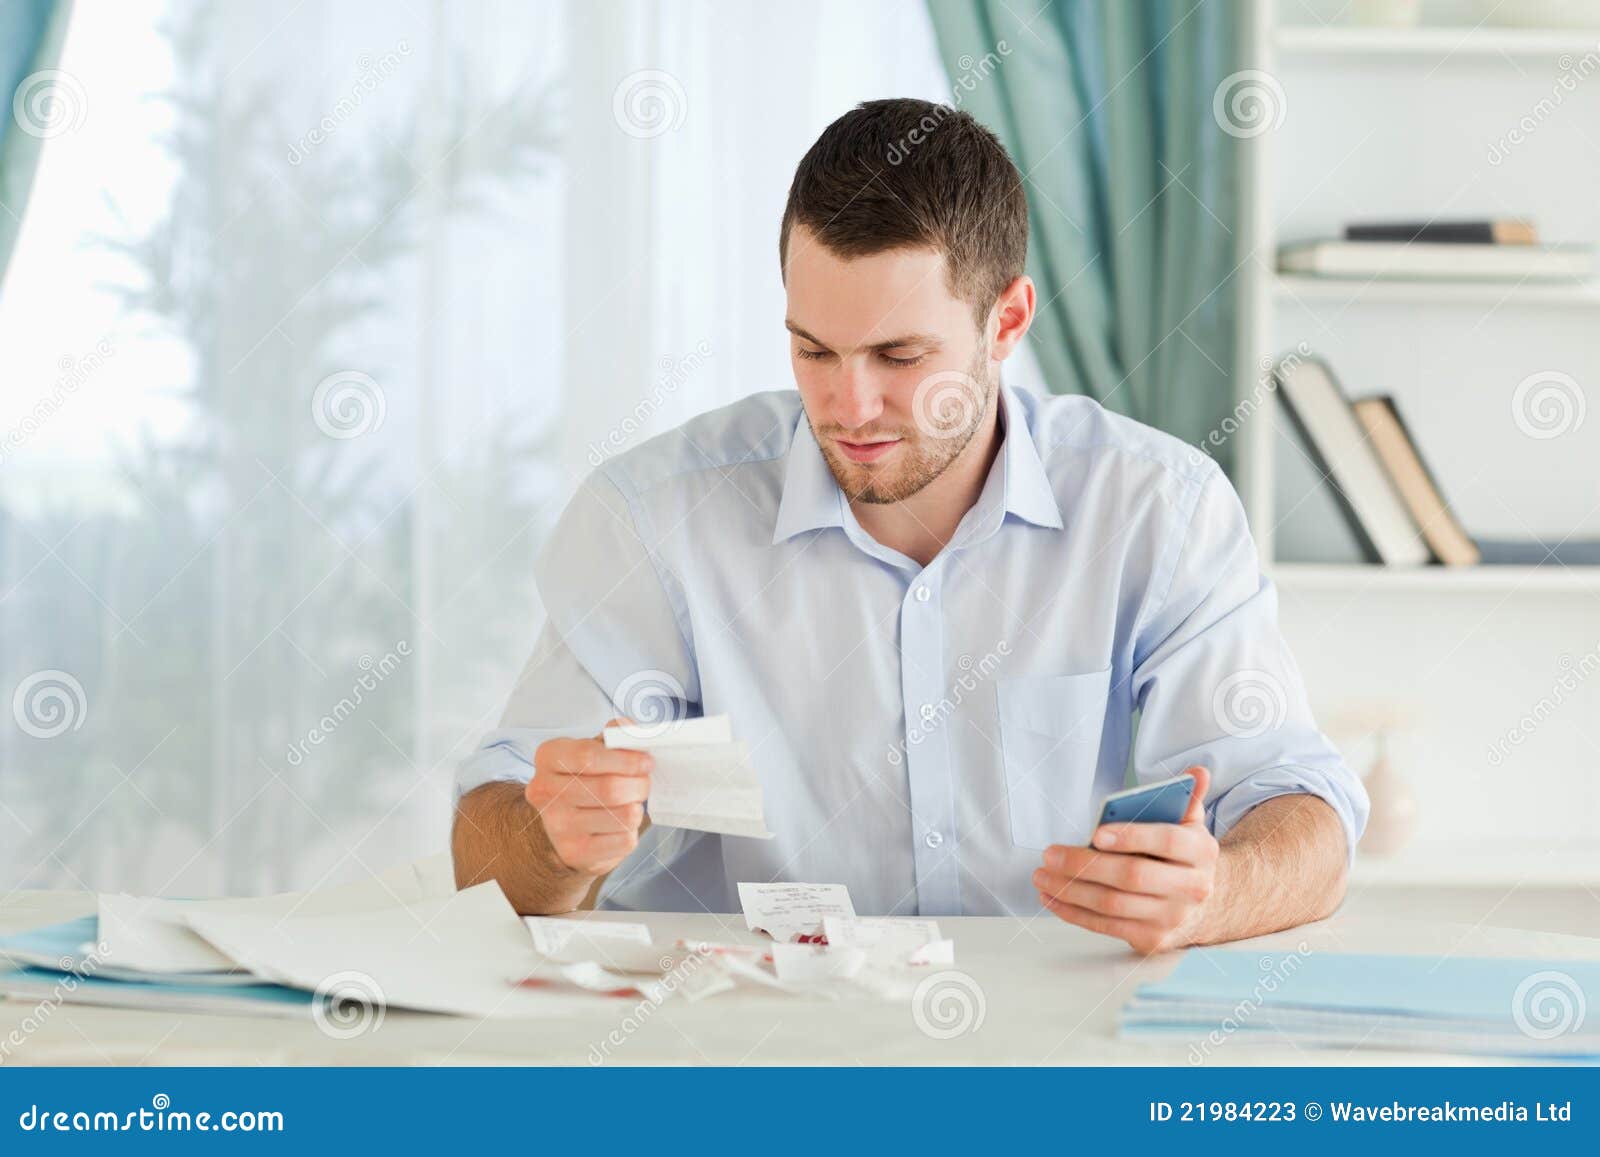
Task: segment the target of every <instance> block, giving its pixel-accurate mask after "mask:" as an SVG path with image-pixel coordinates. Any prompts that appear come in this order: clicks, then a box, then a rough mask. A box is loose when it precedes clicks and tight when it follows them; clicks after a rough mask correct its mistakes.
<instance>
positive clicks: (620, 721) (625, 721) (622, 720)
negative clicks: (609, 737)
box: [595, 715, 633, 739]
mask: <svg viewBox="0 0 1600 1157" xmlns="http://www.w3.org/2000/svg"><path fill="white" fill-rule="evenodd" d="M632 726H633V720H631V719H629V718H628V717H627V716H626V715H619V716H617V717H616V718H615V719H613V720H612V721H611V722H610V723H607V724H606V726H605V727H602V728H601V729H600V734H599V735H596V736H595V738H596V739H604V738H605V735H606V727H632Z"/></svg>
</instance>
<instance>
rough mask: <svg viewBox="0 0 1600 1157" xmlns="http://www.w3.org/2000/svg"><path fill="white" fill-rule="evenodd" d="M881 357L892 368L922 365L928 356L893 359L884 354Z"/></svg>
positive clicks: (919, 355) (920, 355)
mask: <svg viewBox="0 0 1600 1157" xmlns="http://www.w3.org/2000/svg"><path fill="white" fill-rule="evenodd" d="M881 356H882V358H883V360H884V361H886V362H888V363H889V364H890V365H891V366H916V365H921V364H922V362H923V361H924V360H925V359H926V358H927V356H928V355H927V354H918V355H917V356H916V357H913V358H892V357H890V356H889V355H888V354H883V355H881Z"/></svg>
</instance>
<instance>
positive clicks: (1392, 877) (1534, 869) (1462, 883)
mask: <svg viewBox="0 0 1600 1157" xmlns="http://www.w3.org/2000/svg"><path fill="white" fill-rule="evenodd" d="M1350 883H1351V885H1352V886H1354V887H1416V886H1428V887H1438V886H1450V887H1461V888H1472V887H1480V888H1481V887H1508V888H1509V887H1526V888H1538V887H1546V888H1549V887H1565V888H1571V887H1583V888H1592V887H1595V886H1596V885H1600V843H1596V844H1593V845H1589V846H1584V845H1581V844H1579V845H1568V846H1566V847H1551V846H1550V845H1548V844H1532V843H1524V842H1521V841H1513V842H1510V843H1501V844H1497V845H1490V846H1485V845H1484V844H1482V843H1472V844H1467V843H1438V844H1434V845H1432V846H1429V845H1426V844H1415V845H1412V846H1411V847H1408V848H1405V849H1402V850H1401V851H1399V852H1397V853H1395V854H1394V855H1393V856H1383V857H1380V856H1372V855H1366V854H1363V853H1361V852H1359V851H1358V852H1357V853H1356V862H1355V867H1354V868H1353V869H1352V870H1351V873H1350Z"/></svg>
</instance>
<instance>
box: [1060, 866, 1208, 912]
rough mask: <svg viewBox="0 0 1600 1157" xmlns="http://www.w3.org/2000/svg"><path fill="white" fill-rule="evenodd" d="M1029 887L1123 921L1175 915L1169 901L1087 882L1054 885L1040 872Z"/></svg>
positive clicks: (1067, 902)
mask: <svg viewBox="0 0 1600 1157" xmlns="http://www.w3.org/2000/svg"><path fill="white" fill-rule="evenodd" d="M1033 886H1034V887H1035V888H1037V889H1039V893H1040V895H1043V896H1046V897H1048V898H1049V899H1052V900H1059V901H1061V902H1062V903H1064V904H1071V905H1074V906H1075V907H1078V908H1087V909H1088V910H1089V911H1091V912H1098V913H1100V915H1102V916H1116V917H1120V918H1122V919H1125V920H1148V921H1152V922H1160V921H1165V920H1170V919H1173V918H1175V917H1176V916H1177V912H1176V909H1175V906H1174V905H1173V903H1172V902H1171V901H1170V900H1164V899H1160V898H1158V897H1156V896H1145V895H1141V894H1140V893H1138V892H1123V891H1120V890H1119V889H1116V888H1108V887H1106V886H1105V885H1104V884H1091V883H1090V882H1088V881H1087V880H1071V881H1068V882H1066V883H1064V884H1063V883H1058V882H1056V881H1052V880H1050V879H1049V876H1048V873H1046V872H1044V871H1043V870H1042V869H1041V870H1040V871H1038V872H1035V873H1034V880H1033Z"/></svg>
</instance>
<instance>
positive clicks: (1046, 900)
mask: <svg viewBox="0 0 1600 1157" xmlns="http://www.w3.org/2000/svg"><path fill="white" fill-rule="evenodd" d="M1039 902H1040V903H1041V904H1043V905H1044V906H1045V907H1046V908H1048V909H1049V910H1050V911H1052V912H1054V913H1055V914H1056V915H1057V916H1059V917H1061V918H1062V919H1063V920H1065V921H1066V922H1067V923H1068V924H1076V925H1077V926H1078V927H1079V928H1087V929H1088V930H1089V931H1090V932H1099V933H1101V934H1102V935H1104V936H1115V937H1116V938H1117V939H1118V940H1128V941H1133V940H1143V939H1145V938H1146V937H1148V936H1149V935H1150V934H1151V933H1153V932H1155V931H1156V930H1155V929H1154V928H1152V927H1151V926H1150V925H1148V924H1146V923H1145V922H1143V921H1141V920H1125V919H1123V918H1122V917H1120V916H1106V915H1103V914H1101V913H1099V912H1093V911H1090V910H1089V909H1088V908H1080V907H1079V906H1078V905H1076V904H1068V903H1066V902H1064V901H1061V900H1053V899H1051V898H1050V897H1049V896H1045V895H1041V896H1040V897H1039Z"/></svg>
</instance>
